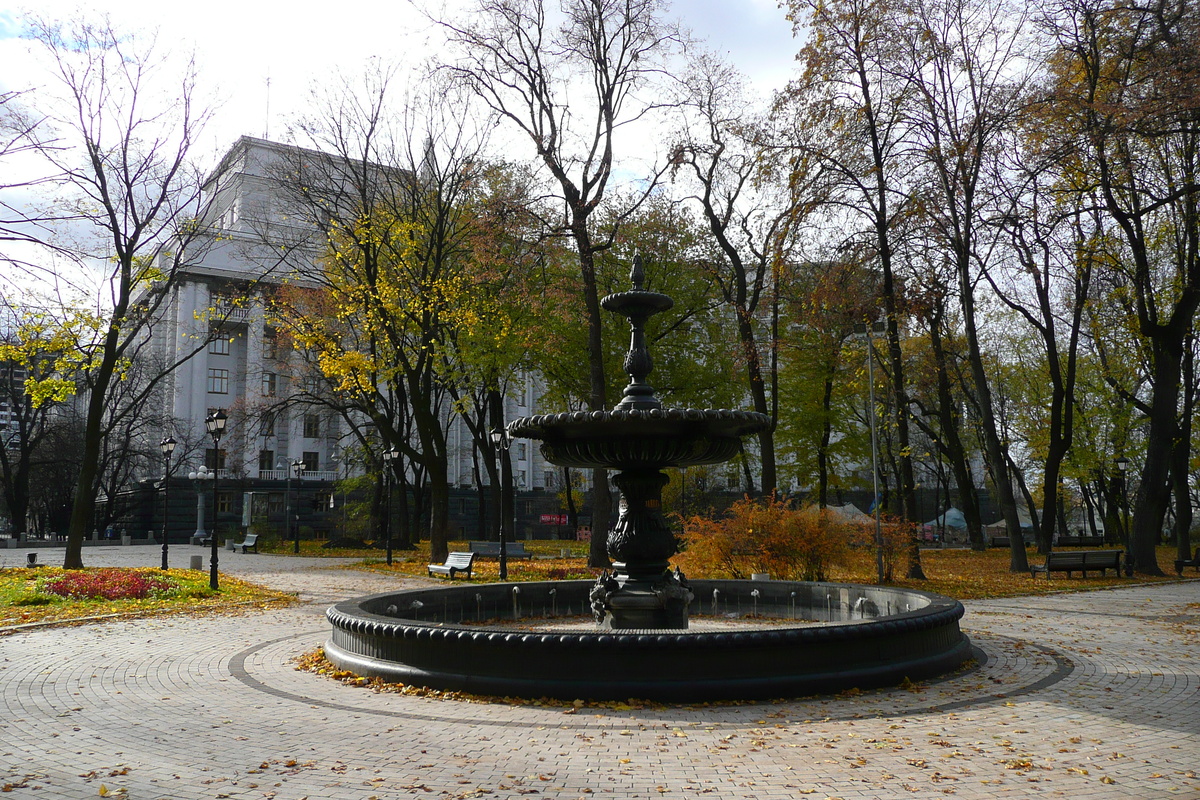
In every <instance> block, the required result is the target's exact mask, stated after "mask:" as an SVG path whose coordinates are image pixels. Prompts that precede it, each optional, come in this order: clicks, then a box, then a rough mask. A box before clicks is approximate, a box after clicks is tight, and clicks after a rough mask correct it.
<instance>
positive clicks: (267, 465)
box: [258, 450, 275, 471]
mask: <svg viewBox="0 0 1200 800" xmlns="http://www.w3.org/2000/svg"><path fill="white" fill-rule="evenodd" d="M258 468H259V469H260V470H263V471H266V470H271V469H275V451H274V450H259V451H258Z"/></svg>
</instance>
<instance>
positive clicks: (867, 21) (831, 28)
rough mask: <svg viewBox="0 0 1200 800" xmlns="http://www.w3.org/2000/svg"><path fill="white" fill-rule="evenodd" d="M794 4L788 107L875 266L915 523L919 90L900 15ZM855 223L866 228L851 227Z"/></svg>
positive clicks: (848, 245)
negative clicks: (907, 311) (908, 280)
mask: <svg viewBox="0 0 1200 800" xmlns="http://www.w3.org/2000/svg"><path fill="white" fill-rule="evenodd" d="M788 5H789V7H790V8H791V10H792V14H793V15H794V18H795V19H797V23H796V26H797V30H798V31H801V30H803V31H805V32H806V33H807V34H808V40H809V41H808V44H806V45H805V47H804V48H803V49H802V50H801V53H800V56H799V58H800V60H801V61H802V62H803V64H804V66H805V71H804V74H803V76H802V78H801V79H800V80H799V81H797V82H795V83H793V85H792V87H790V89H789V91H788V92H787V93H786V94H785V95H784V97H783V100H784V101H785V102H786V103H789V104H791V108H792V112H791V113H792V116H793V117H794V118H796V119H797V120H803V124H805V125H817V126H820V127H823V128H824V129H825V131H826V138H825V140H824V141H823V142H821V144H820V145H819V146H815V147H812V148H802V149H801V151H800V156H801V157H802V158H816V159H820V160H822V161H823V162H824V164H825V166H826V168H827V170H828V171H829V173H830V175H831V176H832V180H833V181H835V182H836V184H837V185H836V188H835V189H834V194H833V198H832V199H831V201H830V207H831V208H834V209H837V210H839V211H840V212H841V213H844V214H845V215H846V216H847V218H848V219H849V220H850V224H851V225H852V226H853V227H852V228H851V231H852V233H851V234H850V235H849V236H848V237H847V238H846V241H845V244H844V247H845V249H846V250H847V251H848V252H855V253H856V257H857V258H858V259H859V260H861V261H863V262H865V263H873V264H876V265H878V269H879V272H880V275H881V280H880V288H881V295H882V298H883V306H884V307H883V314H884V317H885V320H886V324H887V331H886V338H887V345H888V348H887V350H888V354H887V363H886V368H887V370H888V372H889V376H890V379H891V393H892V401H893V402H892V413H893V414H894V415H895V419H894V423H893V424H894V428H895V434H896V438H897V442H896V449H895V454H896V458H897V464H898V468H899V470H898V473H897V478H898V479H899V487H898V489H899V494H900V499H901V510H902V514H903V516H905V517H906V518H908V519H911V520H913V521H917V520H916V514H917V509H916V482H915V478H914V475H913V462H912V448H911V446H910V442H909V418H910V414H911V411H910V408H909V405H910V404H909V400H908V392H907V388H906V387H907V385H906V382H905V376H904V357H903V352H902V350H901V347H900V330H901V317H902V316H903V313H904V309H903V300H902V294H903V283H902V282H901V281H900V280H899V278H898V276H897V272H898V267H899V264H900V261H899V258H898V257H897V249H898V245H899V242H900V240H901V233H900V228H901V226H902V225H903V223H904V220H905V217H906V216H907V215H909V214H911V203H912V199H913V196H914V186H913V183H914V178H913V171H914V169H915V161H914V153H913V142H912V138H911V133H912V131H911V128H912V120H911V118H910V113H911V111H912V104H913V102H914V97H913V92H912V87H911V86H910V85H909V84H908V83H907V82H905V81H904V80H902V79H901V78H899V77H898V76H897V75H896V74H895V65H896V61H897V59H898V57H899V55H900V51H899V42H898V40H897V37H896V35H895V33H896V28H897V26H898V25H899V24H900V23H899V13H900V9H899V8H898V7H897V5H893V4H890V3H888V2H873V1H872V0H835V2H816V0H790V2H789V3H788ZM804 15H807V16H808V19H807V22H805V21H804V20H803V19H802V18H803V16H804ZM855 219H858V220H860V221H861V223H862V225H861V227H860V226H858V225H853V220H855ZM909 553H910V556H909V568H908V575H909V577H911V578H924V571H923V570H922V568H921V563H920V551H919V550H918V549H917V546H916V542H915V540H914V543H913V545H912V547H910V550H909Z"/></svg>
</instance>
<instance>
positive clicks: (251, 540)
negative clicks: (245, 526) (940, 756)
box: [233, 533, 258, 553]
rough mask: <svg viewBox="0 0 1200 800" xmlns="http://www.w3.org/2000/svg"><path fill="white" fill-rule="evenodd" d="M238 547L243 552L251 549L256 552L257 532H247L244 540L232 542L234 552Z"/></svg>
mask: <svg viewBox="0 0 1200 800" xmlns="http://www.w3.org/2000/svg"><path fill="white" fill-rule="evenodd" d="M239 547H240V548H242V552H243V553H246V552H249V551H250V550H253V551H254V552H256V553H257V552H258V534H257V533H247V534H246V541H244V542H235V543H234V545H233V549H234V552H236V551H237V549H238V548H239Z"/></svg>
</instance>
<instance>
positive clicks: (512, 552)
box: [467, 542, 533, 558]
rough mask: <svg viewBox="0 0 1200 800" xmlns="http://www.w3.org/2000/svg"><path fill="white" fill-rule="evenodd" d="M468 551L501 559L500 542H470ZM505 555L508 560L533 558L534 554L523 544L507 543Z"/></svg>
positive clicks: (505, 544)
mask: <svg viewBox="0 0 1200 800" xmlns="http://www.w3.org/2000/svg"><path fill="white" fill-rule="evenodd" d="M467 549H468V550H470V551H471V552H472V553H474V554H475V555H477V556H488V557H494V558H499V557H500V543H499V542H468V543H467ZM504 555H505V557H506V558H533V553H530V552H529V551H528V550H526V549H525V545H524V544H522V543H521V542H505V543H504Z"/></svg>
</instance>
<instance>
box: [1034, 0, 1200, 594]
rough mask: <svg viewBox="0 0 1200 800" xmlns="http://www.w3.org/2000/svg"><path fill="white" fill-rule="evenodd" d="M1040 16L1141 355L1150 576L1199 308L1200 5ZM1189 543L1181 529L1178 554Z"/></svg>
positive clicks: (1106, 7) (1099, 7)
mask: <svg viewBox="0 0 1200 800" xmlns="http://www.w3.org/2000/svg"><path fill="white" fill-rule="evenodd" d="M1043 23H1044V25H1045V28H1046V30H1047V31H1048V33H1049V35H1050V36H1051V37H1052V40H1053V42H1054V45H1055V48H1056V53H1055V57H1054V61H1053V62H1052V63H1053V68H1052V79H1053V82H1054V85H1053V93H1052V96H1051V97H1050V105H1049V106H1048V107H1049V108H1050V109H1051V111H1052V113H1051V114H1050V115H1048V117H1047V124H1046V126H1045V129H1046V130H1048V131H1049V132H1051V133H1052V134H1053V135H1055V136H1057V137H1061V138H1062V139H1063V140H1065V141H1067V142H1070V143H1071V144H1073V145H1074V146H1075V147H1076V148H1077V149H1078V152H1079V155H1080V160H1079V165H1080V167H1081V168H1082V169H1084V170H1086V174H1087V175H1089V177H1090V178H1091V180H1092V181H1093V182H1094V186H1095V191H1096V194H1097V195H1098V197H1099V199H1100V205H1101V207H1102V208H1103V211H1104V213H1105V214H1106V215H1107V216H1108V217H1110V218H1111V219H1112V221H1113V223H1115V227H1116V231H1118V232H1119V233H1120V239H1119V244H1117V243H1116V242H1114V243H1113V244H1112V249H1111V251H1110V252H1111V258H1112V262H1113V264H1114V266H1115V267H1116V269H1117V272H1118V273H1119V282H1120V283H1121V284H1122V292H1123V293H1125V294H1127V295H1128V296H1129V297H1130V305H1131V311H1132V312H1133V313H1132V315H1131V316H1132V319H1133V320H1135V324H1136V327H1137V330H1138V333H1139V335H1140V336H1141V337H1142V339H1143V340H1144V342H1145V345H1146V349H1147V351H1148V354H1149V365H1148V377H1149V380H1150V383H1151V385H1152V393H1151V395H1150V397H1149V399H1148V400H1142V399H1141V398H1136V397H1134V396H1132V395H1130V394H1128V393H1126V395H1125V396H1126V398H1127V399H1128V400H1129V401H1130V402H1133V403H1135V405H1137V404H1140V405H1141V406H1142V410H1143V411H1144V413H1145V414H1146V415H1147V417H1148V419H1149V431H1148V435H1147V437H1146V458H1145V461H1144V463H1143V464H1142V467H1141V476H1140V480H1139V481H1138V489H1137V499H1136V501H1135V504H1134V520H1133V529H1132V531H1131V533H1130V550H1129V555H1130V559H1131V561H1132V563H1133V566H1134V568H1135V569H1136V570H1137V571H1138V572H1142V573H1145V574H1149V575H1158V574H1161V569H1160V567H1159V566H1158V562H1157V558H1156V554H1155V549H1154V547H1155V544H1156V543H1157V541H1158V538H1159V535H1160V532H1161V531H1162V529H1163V524H1164V519H1165V516H1166V512H1167V509H1168V506H1169V503H1170V496H1171V472H1172V461H1173V459H1175V462H1176V463H1179V461H1180V459H1178V456H1175V455H1173V449H1174V447H1175V443H1176V442H1179V441H1180V436H1181V431H1182V429H1181V425H1180V419H1179V404H1180V400H1181V385H1182V383H1183V380H1184V374H1183V372H1184V367H1185V363H1186V359H1185V350H1186V347H1187V345H1188V343H1189V337H1190V336H1191V335H1192V332H1193V330H1194V327H1195V319H1196V313H1197V309H1200V144H1198V143H1200V113H1198V112H1200V92H1198V91H1197V89H1196V87H1197V86H1198V85H1200V56H1198V55H1197V50H1196V46H1195V42H1196V36H1197V32H1198V31H1200V9H1198V8H1197V7H1196V5H1195V4H1194V3H1178V4H1159V5H1155V4H1151V5H1148V6H1137V5H1136V4H1135V5H1128V4H1124V3H1119V2H1111V1H1110V0H1071V2H1067V3H1064V4H1062V5H1060V6H1058V7H1056V8H1054V9H1052V10H1048V11H1047V13H1046V15H1045V18H1044V20H1043ZM1186 546H1187V545H1186V542H1185V541H1184V539H1180V540H1179V547H1180V552H1181V553H1182V552H1186V549H1185V548H1186Z"/></svg>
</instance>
